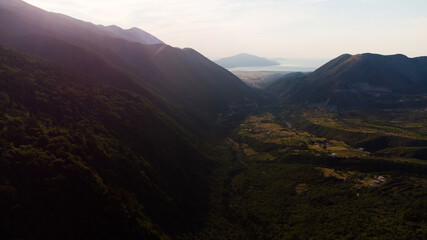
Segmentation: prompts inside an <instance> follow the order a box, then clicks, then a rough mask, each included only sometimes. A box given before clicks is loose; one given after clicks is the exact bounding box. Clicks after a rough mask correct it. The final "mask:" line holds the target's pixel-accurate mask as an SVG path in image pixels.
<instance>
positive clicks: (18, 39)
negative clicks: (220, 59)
mask: <svg viewBox="0 0 427 240" xmlns="http://www.w3.org/2000/svg"><path fill="white" fill-rule="evenodd" d="M0 32H1V33H2V34H1V35H0V43H1V44H4V45H5V46H7V47H10V48H13V49H16V50H19V51H22V52H25V53H28V54H31V55H33V56H37V57H41V58H43V59H46V60H49V61H53V62H55V63H56V64H60V65H62V66H64V67H67V68H69V69H72V70H73V71H78V72H80V73H84V74H87V75H89V76H91V77H95V78H98V77H99V78H103V79H105V81H108V82H109V83H111V84H115V85H117V86H121V87H127V88H133V86H134V85H135V83H137V84H138V85H143V88H145V89H149V91H153V92H155V93H157V94H159V95H161V96H162V97H163V98H165V99H167V100H168V101H170V102H173V103H175V104H177V105H180V107H182V111H185V112H187V113H188V114H190V115H193V116H194V119H195V122H198V123H199V124H202V125H203V124H210V125H211V124H212V123H216V122H218V121H220V122H225V121H228V119H224V116H230V117H229V118H230V119H234V117H235V116H236V115H238V114H239V112H238V111H235V110H233V109H234V108H235V106H246V107H245V108H241V109H247V108H253V107H255V106H256V105H257V104H258V103H262V102H266V101H268V99H266V97H265V96H264V95H263V94H261V93H260V92H258V91H256V90H254V89H251V88H250V87H248V86H247V85H246V84H244V83H243V82H242V81H241V80H240V79H238V78H237V77H236V76H234V75H233V74H231V73H230V72H228V71H227V70H225V69H223V68H221V67H219V66H218V65H216V64H214V63H213V62H211V61H210V60H208V59H207V58H205V57H204V56H202V55H200V54H199V53H198V52H196V51H194V50H192V49H178V48H173V47H170V46H168V45H165V44H155V45H147V44H141V43H139V42H135V41H129V37H130V36H131V37H132V38H133V37H135V36H139V34H140V31H137V30H127V31H125V30H123V31H122V30H120V29H118V28H117V27H102V26H96V25H94V24H92V23H87V22H83V21H80V20H76V19H73V18H70V17H67V16H64V15H61V14H55V13H50V12H47V11H44V10H42V9H38V8H36V7H33V6H31V5H29V4H26V3H24V2H22V1H19V0H5V1H2V2H1V3H0ZM112 34H114V35H112ZM123 79H127V80H126V81H124V80H123ZM125 85H126V86H125ZM229 114H231V115H229Z"/></svg>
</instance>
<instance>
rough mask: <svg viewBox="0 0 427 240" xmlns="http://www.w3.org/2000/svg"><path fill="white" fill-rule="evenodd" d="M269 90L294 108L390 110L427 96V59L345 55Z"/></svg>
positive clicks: (367, 54) (278, 82)
mask: <svg viewBox="0 0 427 240" xmlns="http://www.w3.org/2000/svg"><path fill="white" fill-rule="evenodd" d="M266 89H267V90H269V91H270V92H273V93H275V94H277V95H280V96H281V97H282V98H283V99H284V100H285V102H287V103H291V104H306V105H310V106H322V107H326V108H331V109H353V108H358V107H363V106H367V105H372V104H376V103H381V104H387V105H390V106H391V105H393V104H396V102H401V101H406V100H405V99H407V98H408V97H411V96H412V97H413V96H416V95H418V94H427V57H417V58H408V57H406V56H404V55H391V56H383V55H378V54H370V53H366V54H358V55H353V56H352V55H349V54H344V55H342V56H339V57H338V58H335V59H333V60H332V61H330V62H328V63H327V64H325V65H323V66H322V67H320V68H319V69H317V70H316V71H315V72H313V73H311V74H309V75H306V76H297V77H291V78H290V77H286V76H285V77H284V78H282V79H279V80H278V81H276V82H274V83H272V84H271V85H269V86H267V87H266Z"/></svg>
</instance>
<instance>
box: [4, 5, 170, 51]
mask: <svg viewBox="0 0 427 240" xmlns="http://www.w3.org/2000/svg"><path fill="white" fill-rule="evenodd" d="M0 7H1V11H2V15H3V16H2V21H3V22H2V27H3V29H2V30H5V29H7V31H9V32H13V33H14V34H39V35H49V34H56V36H61V37H65V38H74V37H76V36H78V37H80V38H82V37H85V36H84V34H88V36H87V37H88V38H89V37H90V36H91V35H94V34H96V35H100V36H103V35H104V36H110V37H114V38H122V39H125V40H127V41H131V42H138V43H142V44H163V42H162V41H160V40H159V39H157V38H156V37H154V36H152V35H151V34H149V33H147V32H145V31H143V30H141V29H138V28H132V29H128V30H124V29H122V28H120V27H117V26H108V27H105V26H102V25H94V24H92V23H88V22H84V21H80V20H76V19H73V18H70V17H68V16H66V15H63V14H58V13H50V12H47V11H44V10H42V9H39V8H36V7H33V6H31V5H30V4H27V3H25V2H24V1H21V0H2V1H1V2H0ZM13 13H15V14H19V16H20V17H21V18H22V19H20V20H18V19H11V18H10V17H11V14H13ZM13 20H18V21H17V22H10V21H13ZM22 22H24V23H25V24H22ZM15 23H16V24H17V25H16V26H17V27H19V28H14V27H13V25H11V24H15ZM12 36H13V35H12Z"/></svg>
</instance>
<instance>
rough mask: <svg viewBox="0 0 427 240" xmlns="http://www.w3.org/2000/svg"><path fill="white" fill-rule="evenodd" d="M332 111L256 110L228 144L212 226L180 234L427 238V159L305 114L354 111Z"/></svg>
mask: <svg viewBox="0 0 427 240" xmlns="http://www.w3.org/2000/svg"><path fill="white" fill-rule="evenodd" d="M327 114H331V113H328V112H321V113H320V112H317V113H316V114H314V113H313V112H311V110H310V111H308V110H307V111H299V112H296V111H294V112H292V113H290V112H287V111H284V112H281V113H280V114H277V116H278V117H276V116H275V115H273V114H271V113H265V114H261V115H255V116H250V117H248V118H247V119H246V120H245V121H244V122H243V123H242V124H241V125H240V126H239V127H237V128H236V129H235V130H234V132H233V134H232V136H231V137H230V138H227V139H226V140H225V144H224V146H221V147H219V148H221V149H219V150H220V152H221V153H222V156H219V157H218V159H221V160H216V161H217V164H218V166H217V168H216V171H215V173H214V177H213V178H212V181H211V188H212V194H211V200H210V206H211V207H210V211H209V215H208V217H206V219H205V224H204V228H203V229H201V230H200V231H199V232H198V233H197V234H183V235H182V236H180V238H181V239H188V238H196V239H425V238H426V237H427V162H426V161H425V160H421V159H417V158H415V157H414V156H413V155H411V156H405V155H404V154H400V153H398V154H396V152H395V151H394V150H393V149H394V148H395V147H394V146H392V143H393V142H392V141H391V142H390V144H391V146H390V148H385V149H382V150H380V151H375V152H373V151H369V150H367V149H365V148H362V147H360V146H357V145H360V144H361V143H363V140H361V139H359V142H358V143H356V142H355V139H354V138H351V137H349V136H347V135H345V134H344V135H339V134H336V137H337V139H334V138H332V137H331V136H328V137H325V136H321V135H322V134H321V133H322V131H318V132H317V133H318V134H319V135H314V134H313V133H312V132H314V130H316V129H317V128H314V127H313V125H304V124H301V122H303V123H304V121H302V120H305V121H311V122H312V123H318V122H322V124H324V122H327V121H330V122H334V123H335V122H341V121H346V120H341V119H342V117H341V118H333V117H332V116H328V115H327ZM285 117H287V118H285ZM302 118H304V119H302ZM328 119H329V120H328ZM295 120H297V121H295ZM347 121H348V120H347ZM417 121H418V120H416V119H412V123H407V124H406V125H405V126H419V127H420V128H422V129H425V128H423V127H424V126H425V125H423V124H424V123H422V122H421V123H419V121H418V123H417ZM367 122H372V121H367ZM305 124H307V122H305ZM365 124H366V125H367V123H365ZM377 124H378V123H377ZM420 124H421V125H420ZM338 125H339V124H338V123H337V124H336V126H338ZM330 126H331V125H330V124H329V127H330ZM339 126H340V125H339ZM348 127H349V126H348ZM377 127H378V126H377ZM388 128H391V127H388ZM304 129H306V130H304ZM309 129H311V132H309V131H308V130H309ZM313 129H314V130H313ZM355 129H356V128H354V129H353V130H354V131H356V130H355ZM360 129H362V128H360ZM363 129H364V131H368V130H367V129H366V128H363ZM383 129H386V127H383ZM317 130H318V129H317ZM402 131H403V130H402ZM393 132H395V131H393ZM417 132H418V133H419V134H423V133H422V131H417ZM337 133H338V132H337ZM384 133H385V130H384V132H383V135H386V134H384ZM394 135H395V134H391V136H394ZM408 135H410V136H411V137H412V139H413V138H414V136H412V135H411V134H408ZM344 136H345V137H347V140H348V141H347V142H346V141H344V139H345V137H344ZM400 136H401V137H402V136H403V135H400ZM365 137H366V136H365ZM370 137H372V136H367V138H368V139H369V138H370ZM416 137H419V136H416ZM364 140H366V139H364ZM366 141H367V140H366ZM408 148H409V147H408ZM389 150H390V151H389ZM409 155H410V154H409Z"/></svg>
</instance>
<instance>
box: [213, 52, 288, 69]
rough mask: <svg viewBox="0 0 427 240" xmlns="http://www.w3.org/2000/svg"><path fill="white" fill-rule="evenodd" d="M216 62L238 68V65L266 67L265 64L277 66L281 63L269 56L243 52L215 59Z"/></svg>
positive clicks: (225, 66) (227, 66) (226, 66)
mask: <svg viewBox="0 0 427 240" xmlns="http://www.w3.org/2000/svg"><path fill="white" fill-rule="evenodd" d="M215 63H216V64H218V65H220V66H222V67H224V68H236V67H264V66H275V65H280V63H278V62H276V61H273V60H269V59H267V58H262V57H257V56H254V55H250V54H247V53H241V54H238V55H236V56H232V57H228V58H222V59H219V60H217V61H215Z"/></svg>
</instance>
